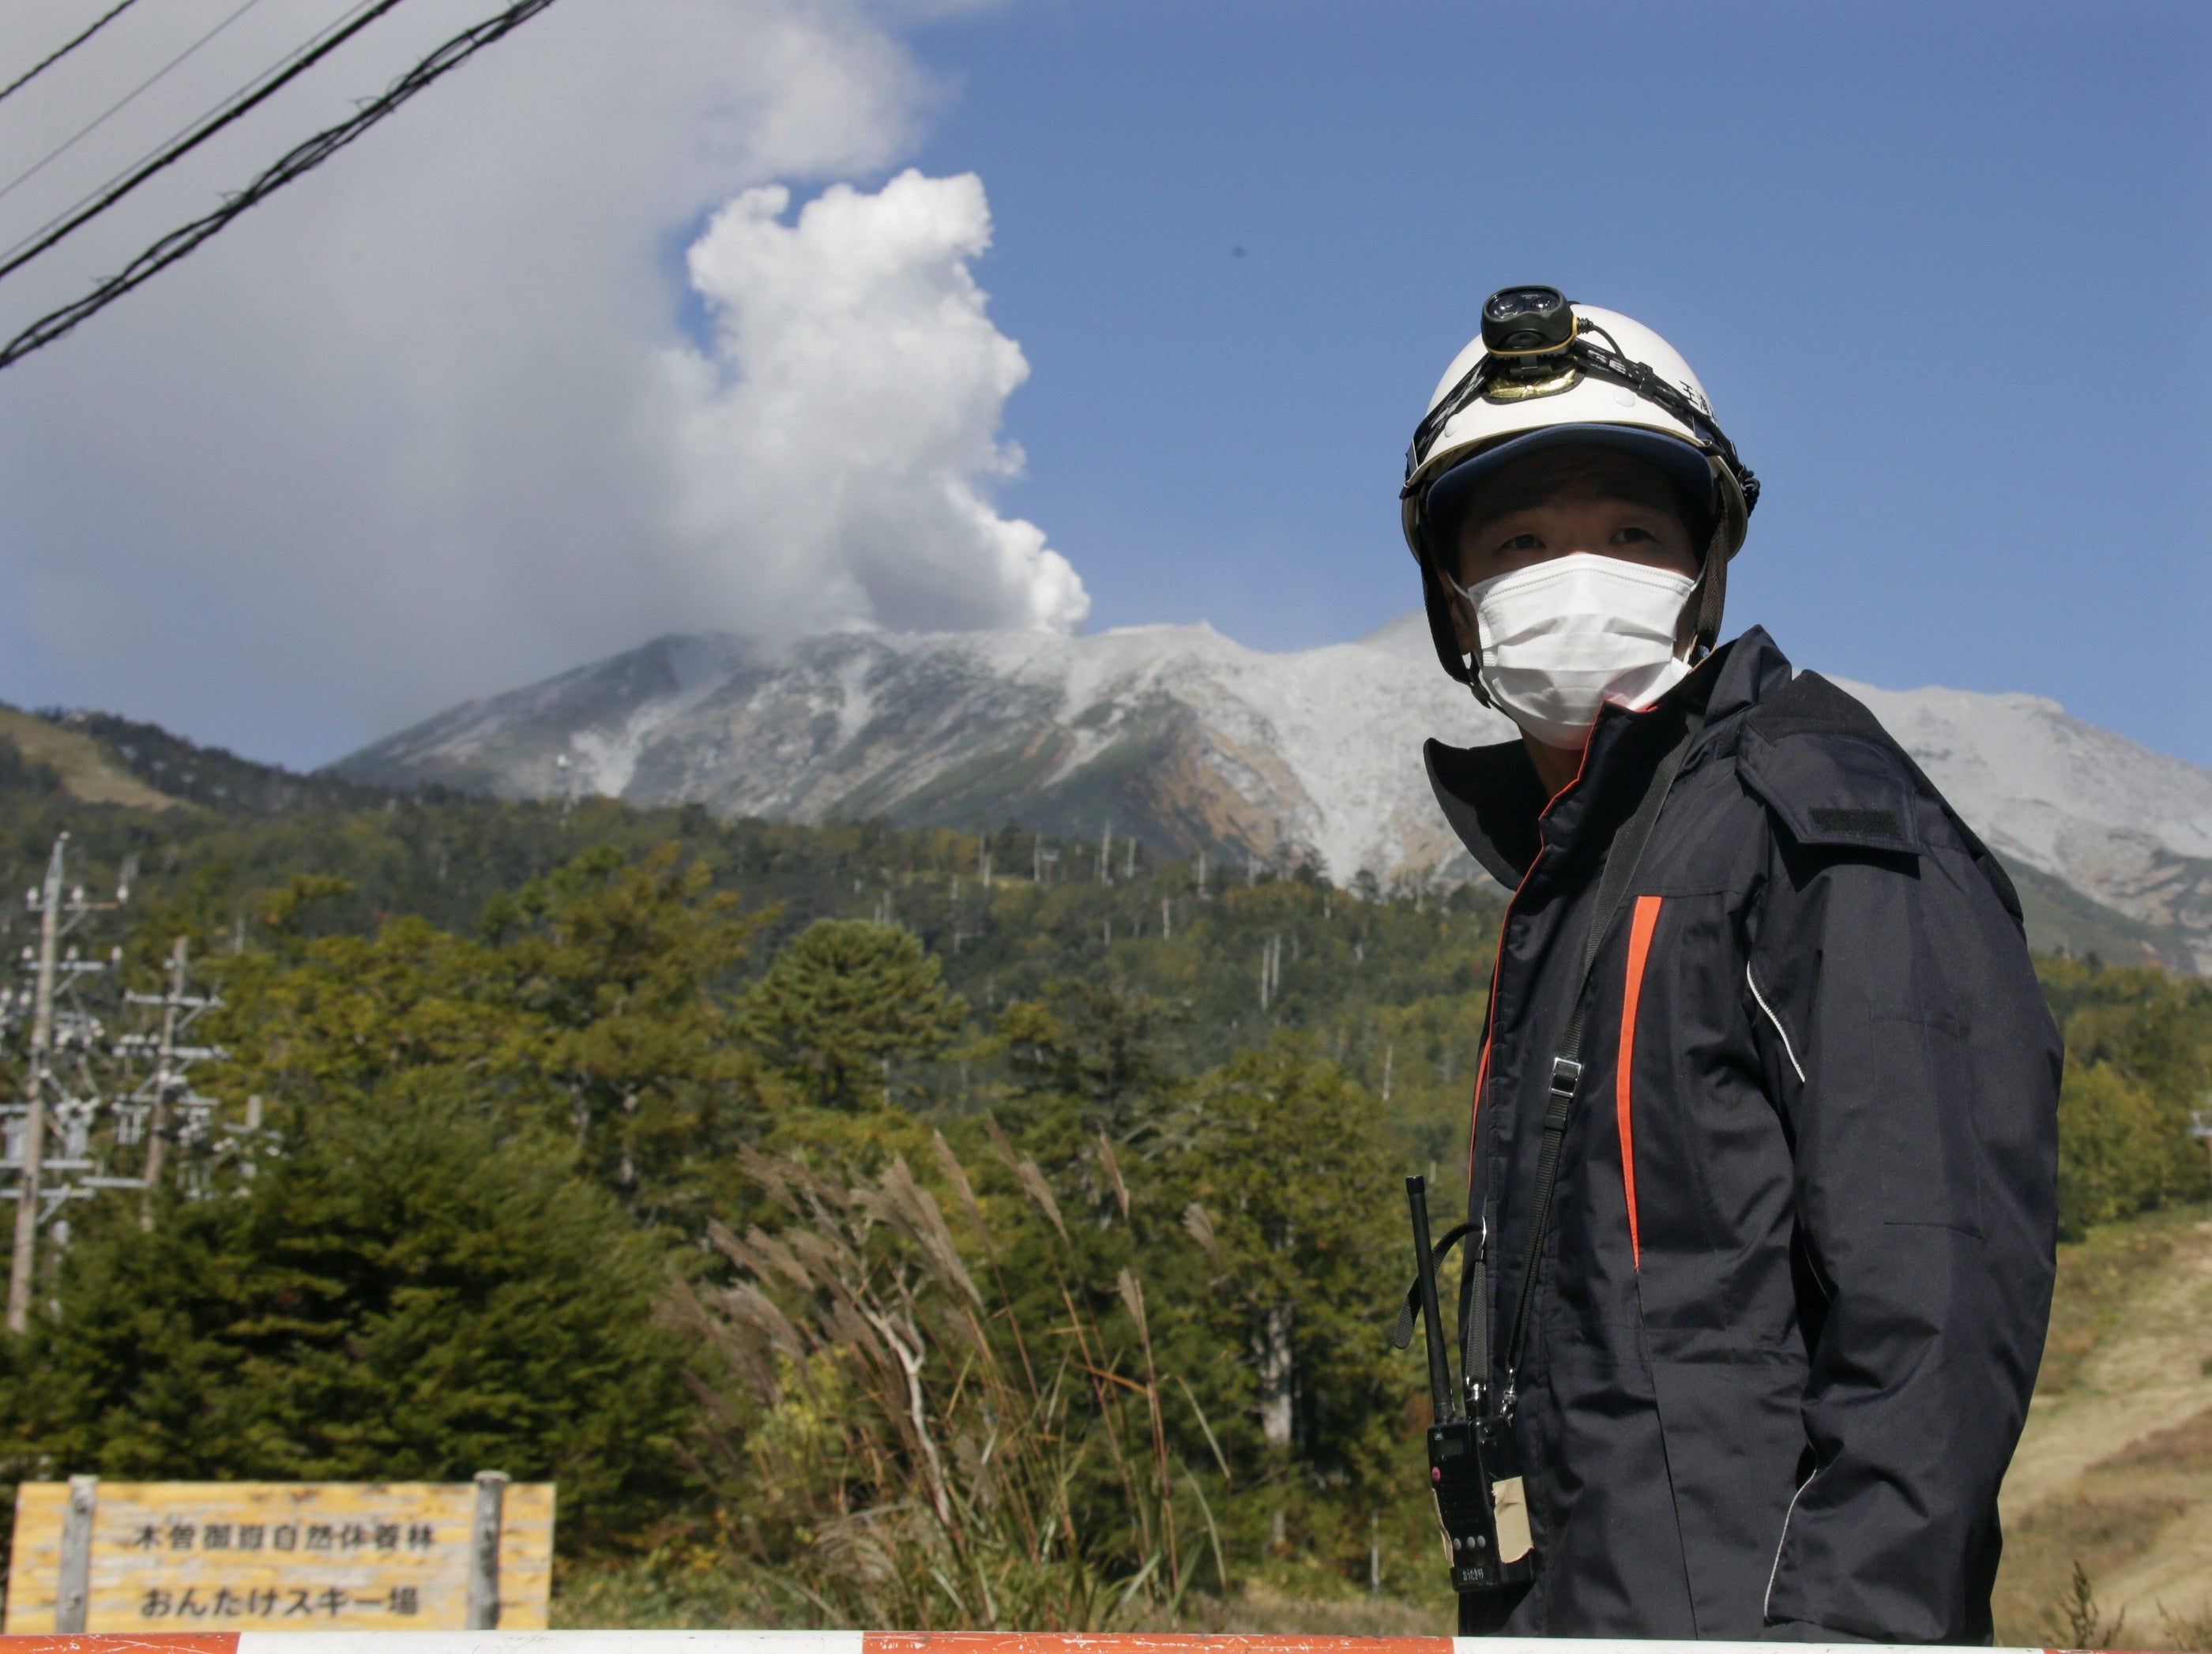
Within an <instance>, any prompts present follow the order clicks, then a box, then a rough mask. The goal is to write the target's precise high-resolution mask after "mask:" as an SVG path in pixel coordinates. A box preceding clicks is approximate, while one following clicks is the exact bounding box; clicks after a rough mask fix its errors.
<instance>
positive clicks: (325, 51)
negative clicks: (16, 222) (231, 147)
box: [0, 0, 400, 277]
mask: <svg viewBox="0 0 2212 1654" xmlns="http://www.w3.org/2000/svg"><path fill="white" fill-rule="evenodd" d="M248 3H249V4H251V3H256V0H248ZM399 3H400V0H374V3H372V4H371V5H370V6H369V8H368V10H367V11H365V12H362V14H361V15H358V16H356V17H355V18H354V20H353V21H351V22H349V23H347V24H346V25H345V26H344V27H342V28H339V29H337V31H336V32H335V33H329V34H327V35H326V36H325V38H324V39H323V40H320V41H319V42H318V41H313V40H311V41H310V42H309V43H308V44H307V46H304V47H302V48H301V50H300V52H298V53H297V54H296V55H295V57H294V58H292V60H291V61H290V63H289V64H287V65H285V66H284V67H283V69H282V70H270V71H265V72H264V84H262V85H260V86H258V88H257V87H255V86H254V84H253V83H252V82H247V89H246V90H245V91H242V92H240V93H237V94H234V95H233V98H232V100H231V101H230V102H229V103H228V104H227V105H218V106H216V112H215V113H213V114H211V115H210V116H208V117H207V118H206V119H204V120H202V121H201V122H200V123H199V125H197V126H195V127H193V128H192V129H191V131H188V132H187V133H186V134H185V136H184V137H180V138H175V139H172V140H171V141H170V142H169V143H167V145H165V146H164V147H163V148H162V149H160V150H159V151H157V152H156V153H155V155H153V156H152V158H151V159H149V160H147V161H143V162H141V163H140V164H139V165H138V166H137V167H135V168H133V169H132V170H131V171H130V172H128V173H125V174H124V175H123V176H122V177H121V178H119V179H116V180H115V181H114V182H112V183H111V184H109V185H106V186H105V187H104V188H102V189H100V190H99V191H98V192H95V193H94V195H93V196H92V197H91V198H89V200H88V201H87V202H86V203H84V204H82V205H80V206H78V207H76V208H74V209H72V210H69V211H67V212H65V213H64V214H63V216H61V217H60V218H59V219H58V220H52V219H50V220H48V221H47V223H46V227H45V228H41V229H39V230H34V231H33V232H32V234H31V235H30V237H29V239H28V240H27V242H25V241H18V242H17V243H16V244H15V246H12V247H10V248H9V249H8V253H7V256H6V257H5V258H0V277H6V276H8V275H10V274H11V273H13V272H14V271H18V270H21V268H22V267H23V266H24V265H27V264H29V263H30V262H31V260H32V259H33V258H37V257H38V256H39V255H40V253H42V252H46V249H47V248H49V247H51V246H53V245H54V244H55V243H56V242H58V241H59V240H62V239H63V238H64V236H67V235H70V234H73V233H74V232H76V230H78V229H80V228H82V227H83V226H85V225H86V224H88V223H90V222H92V221H93V220H94V219H95V218H97V217H99V216H100V214H102V213H104V212H106V210H108V209H109V208H110V207H112V206H113V205H114V204H116V203H117V202H118V201H120V200H122V199H123V198H124V197H125V196H126V195H128V194H130V193H131V191H133V190H135V189H137V187H138V186H139V185H141V184H143V183H144V182H145V181H146V180H147V179H149V178H151V177H153V176H154V174H155V173H158V172H161V170H163V169H164V168H165V167H171V166H173V165H174V164H175V163H176V162H178V161H182V160H183V159H184V158H185V156H186V155H190V154H191V152H192V151H193V150H195V149H198V148H199V147H200V145H201V144H203V143H206V142H207V141H208V140H209V139H210V138H211V137H214V136H215V135H216V133H217V132H220V131H222V129H223V128H224V127H226V126H228V125H230V124H231V123H232V122H233V121H234V120H237V119H240V117H241V116H244V115H245V114H246V113H248V112H250V111H252V110H253V109H255V108H258V106H260V105H262V104H263V103H264V102H266V101H267V100H269V99H270V98H272V97H274V96H276V94H277V93H278V92H279V91H280V90H282V89H283V88H284V87H285V86H287V85H289V84H290V83H291V82H293V81H295V80H296V79H298V78H299V76H302V75H304V74H306V73H307V71H308V70H310V69H313V67H314V66H315V65H316V64H319V63H320V62H321V61H322V60H323V59H324V58H327V57H328V56H330V54H331V52H336V51H337V49H338V48H339V47H340V46H343V45H344V44H345V43H346V42H347V41H348V40H351V39H353V37H354V36H355V35H356V34H358V33H361V31H362V30H363V29H365V28H367V27H368V26H369V25H370V24H371V23H373V22H374V21H376V20H377V19H378V18H380V17H381V16H383V15H384V14H385V13H386V12H387V11H390V10H391V9H392V8H393V7H394V6H397V5H398V4H399ZM270 74H273V75H274V76H275V78H274V79H266V78H265V76H266V75H270ZM0 193H5V192H0Z"/></svg>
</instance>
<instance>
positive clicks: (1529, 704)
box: [1403, 288, 2059, 1643]
mask: <svg viewBox="0 0 2212 1654" xmlns="http://www.w3.org/2000/svg"><path fill="white" fill-rule="evenodd" d="M1758 497H1759V494H1758V483H1757V482H1756V481H1755V480H1754V479H1753V477H1752V474H1751V472H1750V471H1748V470H1747V469H1746V468H1745V466H1744V465H1743V464H1742V463H1741V460H1740V459H1738V458H1737V456H1736V453H1735V447H1733V445H1732V444H1730V443H1729V441H1728V439H1727V438H1726V437H1725V436H1724V435H1723V434H1722V433H1721V430H1720V428H1719V426H1718V425H1717V423H1715V422H1714V419H1713V417H1712V413H1711V406H1710V404H1708V403H1707V401H1706V399H1705V392H1704V391H1703V389H1702V387H1701V386H1699V383H1698V381H1697V380H1696V378H1695V376H1694V375H1692V374H1691V372H1690V370H1689V368H1688V366H1687V364H1686V363H1685V362H1683V361H1682V359H1681V358H1680V356H1677V355H1676V354H1675V353H1674V350H1672V349H1670V348H1669V347H1668V345H1667V344H1666V342H1665V341H1664V340H1662V339H1661V338H1660V337H1658V336H1657V335H1656V334H1654V333H1652V332H1651V331H1650V330H1648V329H1646V328H1644V327H1642V326H1640V325H1638V324H1637V323H1635V322H1633V321H1631V320H1630V319H1627V318H1626V317H1624V316H1620V315H1616V314H1614V313H1611V312H1609V311H1604V310H1598V309H1595V308H1593V307H1589V306H1581V305H1576V306H1570V305H1569V304H1568V303H1567V302H1566V301H1565V300H1564V299H1562V298H1561V297H1560V295H1559V294H1557V293H1556V292H1554V291H1553V290H1552V289H1543V288H1526V289H1506V290H1504V292H1501V293H1499V294H1497V295H1492V298H1491V300H1490V301H1488V302H1487V303H1486V305H1485V307H1484V313H1483V335H1482V337H1480V338H1479V339H1477V340H1476V341H1474V343H1473V344H1469V346H1468V349H1467V350H1466V351H1464V352H1462V355H1461V356H1460V358H1459V359H1458V360H1457V361H1455V362H1453V363H1452V365H1451V367H1450V368H1449V370H1447V372H1446V374H1445V375H1444V378H1443V382H1442V383H1441V384H1440V385H1439V386H1438V387H1437V394H1436V397H1435V398H1434V399H1433V401H1432V402H1431V407H1430V411H1429V413H1428V415H1427V417H1425V419H1424V420H1423V421H1422V422H1421V424H1420V427H1419V429H1418V430H1417V432H1416V433H1415V435H1414V440H1413V448H1412V451H1411V452H1410V453H1409V454H1408V455H1407V480H1406V485H1405V490H1404V495H1403V508H1404V518H1405V526H1406V534H1407V541H1408V542H1409V544H1411V545H1412V547H1413V554H1414V556H1415V558H1416V559H1417V560H1418V562H1419V566H1420V570H1421V580H1422V587H1423V593H1424V596H1425V601H1426V605H1427V609H1428V614H1429V620H1430V627H1431V635H1432V636H1433V637H1434V639H1435V642H1436V645H1437V654H1438V657H1439V659H1440V660H1442V662H1443V666H1444V669H1445V671H1447V672H1449V673H1450V674H1451V675H1452V676H1453V677H1455V678H1458V679H1459V680H1461V681H1462V682H1463V683H1466V684H1468V686H1469V688H1470V689H1471V690H1473V692H1474V696H1475V697H1476V699H1478V700H1480V701H1481V702H1484V703H1486V704H1487V705H1490V706H1493V707H1495V708H1498V710H1500V711H1502V712H1504V714H1505V715H1508V716H1509V717H1510V718H1511V719H1512V720H1513V721H1514V722H1515V723H1516V725H1517V726H1518V727H1519V729H1520V731H1521V738H1520V739H1517V740H1514V741H1510V742H1506V743H1504V744H1502V745H1497V746H1489V747H1477V748H1471V749H1457V748H1452V747H1448V746H1444V745H1441V744H1439V743H1437V742H1434V741H1432V742H1431V743H1430V744H1429V746H1428V749H1427V758H1428V764H1429V771H1430V776H1431V781H1432V782H1433V783H1434V786H1435V788H1436V793H1437V800H1438V802H1439V804H1440V805H1441V806H1443V811H1444V813H1445V815H1446V816H1447V817H1448V818H1449V820H1450V822H1451V824H1452V826H1453V827H1454V829H1455V830H1456V831H1457V832H1458V834H1459V835H1460V836H1461V838H1462V840H1463V841H1464V842H1465V843H1466V845H1467V847H1468V851H1469V852H1470V853H1471V854H1473V855H1474V858H1475V860H1477V861H1479V862H1480V863H1481V865H1482V866H1483V867H1486V868H1487V869H1488V870H1489V871H1490V872H1491V873H1492V874H1493V875H1495V876H1496V877H1497V878H1498V879H1500V880H1501V881H1502V882H1503V883H1504V885H1506V886H1507V887H1508V888H1509V889H1511V890H1512V891H1513V892H1514V895H1513V899H1512V902H1511V903H1510V906H1509V908H1508V909H1507V911H1506V917H1505V920H1504V928H1503V934H1502V935H1501V938H1500V940H1499V947H1498V963H1497V967H1496V970H1495V973H1494V976H1493V979H1492V987H1491V995H1490V1008H1489V1013H1488V1025H1487V1027H1486V1031H1485V1037H1484V1044H1483V1056H1482V1061H1481V1066H1480V1071H1479V1073H1478V1077H1477V1079H1476V1083H1475V1095H1474V1126H1473V1142H1472V1147H1471V1160H1470V1181H1469V1208H1468V1223H1469V1225H1470V1233H1469V1234H1468V1251H1467V1255H1466V1256H1467V1260H1468V1261H1467V1267H1466V1269H1465V1274H1464V1277H1463V1280H1462V1292H1461V1304H1460V1309H1461V1322H1460V1324H1461V1334H1462V1337H1461V1341H1460V1355H1461V1359H1462V1367H1463V1375H1464V1389H1463V1392H1462V1395H1461V1396H1459V1397H1457V1398H1455V1399H1456V1401H1457V1402H1460V1403H1462V1404H1463V1405H1464V1407H1465V1409H1466V1412H1467V1414H1468V1416H1469V1420H1470V1422H1469V1423H1468V1424H1467V1425H1466V1426H1463V1427H1464V1428H1465V1429H1467V1430H1468V1431H1469V1432H1472V1439H1474V1440H1475V1441H1477V1442H1479V1443H1480V1444H1481V1445H1480V1450H1479V1451H1477V1452H1474V1453H1471V1454H1470V1455H1468V1457H1469V1458H1471V1459H1474V1460H1478V1461H1480V1463H1481V1467H1482V1472H1483V1481H1482V1488H1483V1492H1482V1497H1481V1499H1480V1501H1479V1504H1480V1516H1479V1517H1471V1516H1470V1515H1469V1514H1468V1511H1469V1510H1470V1509H1471V1508H1474V1507H1472V1506H1470V1505H1468V1503H1467V1501H1465V1500H1463V1499H1458V1498H1457V1497H1456V1496H1455V1495H1450V1494H1449V1493H1448V1491H1447V1490H1448V1489H1449V1488H1450V1487H1455V1486H1456V1485H1457V1484H1456V1483H1455V1482H1454V1481H1452V1478H1453V1477H1454V1476H1456V1475H1459V1474H1460V1471H1459V1469H1458V1468H1457V1461H1455V1460H1453V1459H1452V1458H1451V1454H1452V1453H1453V1452H1454V1451H1455V1450H1454V1449H1451V1448H1449V1446H1446V1447H1439V1446H1438V1445H1437V1443H1438V1441H1439V1440H1440V1439H1443V1438H1439V1437H1437V1435H1435V1434H1434V1433H1433V1432H1432V1436H1431V1459H1432V1463H1433V1464H1434V1466H1435V1468H1434V1469H1432V1472H1431V1474H1432V1477H1433V1478H1434V1479H1435V1481H1436V1484H1437V1488H1438V1493H1439V1498H1438V1505H1439V1511H1440V1513H1441V1514H1443V1517H1444V1525H1445V1529H1446V1533H1447V1537H1448V1540H1449V1542H1451V1544H1452V1545H1453V1548H1454V1549H1453V1562H1454V1569H1453V1580H1454V1584H1455V1587H1457V1588H1458V1589H1459V1590H1460V1591H1461V1593H1462V1595H1461V1598H1460V1603H1461V1625H1462V1630H1463V1631H1467V1632H1470V1633H1474V1632H1484V1631H1492V1630H1500V1629H1502V1630H1503V1631H1504V1632H1505V1633H1509V1634H1524V1635H1550V1636H1564V1637H1653V1638H1668V1639H1674V1638H1724V1639H1761V1638H1765V1639H1796V1640H1812V1641H1833V1640H1848V1639H1861V1638H1863V1639H1873V1640H1876V1641H1881V1642H1966V1643H1972V1642H1987V1641H1988V1640H1989V1639H1990V1585H1991V1583H1992V1581H1993V1579H1994V1578H1995V1575H1996V1563H1997V1556H1998V1551H1999V1544H2000V1540H1999V1533H1998V1526H1997V1513H1996V1495H1997V1488H1998V1484H1999V1482H2000V1481H2001V1480H2002V1476H2003V1473H2004V1469H2005V1466H2006V1464H2007V1462H2008V1461H2009V1459H2010V1457H2011V1455H2012V1450H2013V1447H2014V1444H2015V1442H2016V1440H2017V1439H2018V1436H2019V1432H2020V1428H2021V1422H2022V1420H2023V1418H2024V1417H2025V1414H2026V1410H2027V1400H2028V1395H2029V1392H2030V1390H2031V1389H2032V1388H2033V1383H2034V1377H2035V1371H2036V1366H2037V1363H2038V1361H2039V1358H2040V1354H2041V1351H2042V1345H2043V1337H2044V1332H2045V1323H2046V1320H2047V1317H2048V1312H2049V1307H2050V1293H2051V1274H2052V1257H2053V1246H2054V1240H2055V1231H2056V1207H2057V1200H2056V1177H2057V1148H2056V1135H2057V1132H2056V1117H2057V1082H2058V1067H2059V1049H2058V1040H2057V1032H2056V1031H2055V1030H2054V1028H2053V1027H2052V1025H2051V1019H2050V1016H2049V1014H2048V1012H2046V1011H2045V1008H2044V1005H2043V1000H2042V998H2041V995H2040V993H2039V989H2038V988H2037V985H2036V981H2035V976H2034V973H2033V970H2032V968H2031V966H2030V963H2029V960H2028V956H2027V947H2026V944H2025V941H2024V939H2023V938H2022V934H2021V922H2020V905H2019V902H2018V900H2017V898H2016V897H2015V894H2014V892H2013V889H2012V885H2011V883H2010V881H2009V880H2008V879H2007V878H2006V876H2005V873H2004V872H2003V870H2002V868H2001V867H1999V866H1998V865H1997V863H1996V860H1995V859H1994V858H1993V857H1991V856H1990V854H1989V852H1988V851H1987V850H1986V849H1985V848H1984V847H1983V845H1982V843H1981V842H1980V841H1979V840H1978V839H1977V838H1976V837H1975V836H1974V835H1973V833H1972V831H1971V830H1969V829H1968V828H1967V827H1966V824H1964V823H1963V822H1961V821H1960V819H1959V818H1958V817H1957V816H1956V815H1955V814H1954V812H1952V811H1951V809H1950V808H1949V806H1948V805H1947V804H1945V802H1944V801H1943V800H1942V798H1941V797H1940V796H1939V795H1938V794H1937V793H1936V790H1935V788H1934V787H1932V786H1930V785H1929V781H1928V780H1927V778H1926V777H1925V776H1924V775H1922V774H1921V773H1920V770H1919V769H1918V768H1917V766H1916V765H1915V764H1914V763H1912V761H1911V758H1910V757H1907V756H1906V755H1905V753H1904V751H1902V750H1901V749H1899V747H1898V746H1897V745H1896V744H1895V743H1894V742H1893V740H1892V739H1890V738H1889V737H1888V736H1887V734H1886V733H1884V732H1883V730H1882V728H1881V726H1880V724H1879V723H1877V722H1876V721H1875V719H1874V717H1873V716H1872V715H1870V714H1869V713H1868V712H1867V711H1866V709H1865V708H1863V707H1862V706H1861V705H1860V704H1859V703H1858V702H1856V701H1854V700H1852V699H1851V698H1850V696H1847V695H1845V694H1844V692H1843V691H1842V690H1838V689H1837V688H1836V687H1835V686H1834V685H1832V684H1829V683H1828V682H1827V681H1826V680H1825V679H1823V678H1820V677H1818V676H1817V675H1815V674H1813V673H1810V672H1804V673H1799V672H1793V670H1792V668H1791V666H1790V663H1789V661H1788V660H1785V659H1784V656H1783V655H1782V654H1781V652H1780V650H1778V648H1776V647H1775V645H1774V643H1773V642H1772V640H1771V639H1770V638H1769V637H1768V636H1767V635H1766V634H1765V632H1764V631H1761V630H1759V629H1757V628H1753V629H1750V630H1748V631H1747V632H1745V633H1744V634H1743V635H1741V636H1740V637H1738V638H1736V639H1735V640H1734V641H1733V642H1729V643H1727V644H1723V645H1718V646H1717V647H1716V645H1717V640H1718V635H1719V631H1720V626H1721V617H1722V609H1723V599H1724V595H1725V582H1726V575H1727V569H1728V563H1729V558H1730V557H1732V556H1734V555H1735V552H1736V550H1738V548H1739V547H1741V544H1743V540H1744V537H1745V532H1746V529H1747V523H1748V520H1749V516H1750V513H1751V510H1752V508H1753V506H1754V505H1755V504H1756V503H1757V501H1758Z"/></svg>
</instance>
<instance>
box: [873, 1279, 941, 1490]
mask: <svg viewBox="0 0 2212 1654" xmlns="http://www.w3.org/2000/svg"><path fill="white" fill-rule="evenodd" d="M861 1312H862V1313H863V1314H865V1315H866V1317H868V1320H869V1323H871V1324H872V1326H873V1327H874V1328H875V1329H876V1330H877V1331H878V1333H880V1334H882V1335H883V1338H884V1342H885V1343H887V1344H889V1345H890V1347H891V1353H893V1354H894V1355H896V1356H897V1357H898V1362H899V1365H901V1366H902V1367H903V1368H905V1369H906V1403H907V1411H908V1415H909V1416H910V1417H911V1418H912V1419H913V1420H914V1433H915V1436H916V1437H918V1438H920V1439H921V1456H922V1459H923V1461H924V1462H925V1463H926V1464H927V1466H928V1469H929V1502H930V1503H931V1504H932V1505H935V1506H936V1507H937V1519H938V1520H939V1522H941V1523H944V1524H945V1526H946V1527H947V1528H950V1527H951V1525H952V1497H951V1494H950V1493H947V1492H946V1491H945V1461H944V1460H943V1459H942V1458H940V1457H939V1456H938V1452H937V1443H936V1440H935V1439H934V1438H933V1437H932V1436H931V1435H930V1433H929V1414H928V1411H927V1408H925V1407H924V1406H923V1405H922V1399H921V1359H922V1348H921V1340H920V1339H919V1338H916V1339H915V1341H914V1346H913V1347H912V1348H908V1346H907V1341H906V1340H905V1339H903V1338H902V1337H900V1336H899V1335H898V1333H897V1331H896V1329H894V1328H893V1327H892V1325H891V1323H890V1318H889V1317H885V1316H881V1315H878V1314H877V1313H876V1312H875V1311H874V1310H870V1309H867V1308H866V1306H865V1305H864V1306H863V1307H862V1311H861Z"/></svg>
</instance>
